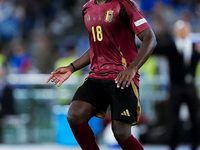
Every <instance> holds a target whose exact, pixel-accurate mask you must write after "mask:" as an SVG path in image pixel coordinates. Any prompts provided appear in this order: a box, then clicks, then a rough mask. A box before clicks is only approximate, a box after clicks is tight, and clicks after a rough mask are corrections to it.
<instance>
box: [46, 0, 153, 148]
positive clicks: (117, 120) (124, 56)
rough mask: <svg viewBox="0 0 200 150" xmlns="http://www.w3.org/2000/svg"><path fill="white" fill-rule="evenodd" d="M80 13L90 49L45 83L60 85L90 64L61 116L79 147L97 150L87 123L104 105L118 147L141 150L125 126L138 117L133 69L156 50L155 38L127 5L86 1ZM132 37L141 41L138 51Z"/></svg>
mask: <svg viewBox="0 0 200 150" xmlns="http://www.w3.org/2000/svg"><path fill="white" fill-rule="evenodd" d="M82 12H83V18H84V22H85V25H86V28H87V30H88V33H89V42H90V48H89V49H88V50H86V52H85V53H84V54H83V55H82V56H81V57H79V58H78V59H77V60H75V61H74V62H72V63H71V64H70V65H68V66H65V67H60V68H58V69H56V70H55V71H53V72H52V74H51V76H50V77H49V78H48V79H47V82H49V81H50V80H51V81H52V82H54V84H55V85H56V84H57V86H61V85H62V83H63V82H64V81H66V80H67V79H68V78H69V77H70V75H71V74H72V73H73V72H75V71H76V70H79V69H81V68H83V67H85V66H87V65H89V64H91V66H90V68H91V71H90V72H89V76H88V78H87V79H86V80H85V82H84V83H83V84H82V85H81V86H80V87H79V88H78V90H77V91H76V93H75V95H74V97H73V100H72V102H71V104H70V108H69V111H68V114H67V119H68V122H69V124H70V127H71V130H72V132H73V134H74V136H75V138H76V140H77V142H78V143H79V145H80V147H81V148H82V149H83V150H99V147H98V145H97V142H96V140H95V136H94V133H93V131H92V130H91V128H90V126H89V125H88V121H89V120H90V118H91V117H93V116H97V117H100V118H103V117H104V116H105V113H106V109H107V108H108V106H110V108H111V119H112V131H113V133H114V136H115V138H116V140H117V142H118V143H119V145H120V146H121V148H122V149H123V150H143V146H142V145H141V143H140V142H139V141H138V140H137V139H136V138H135V137H134V136H133V135H132V134H131V126H132V125H135V124H137V121H138V119H139V117H140V113H141V107H140V101H139V77H140V75H139V72H138V70H139V69H140V67H141V66H142V65H143V64H144V63H145V62H146V60H147V59H148V58H149V56H150V55H151V53H152V51H153V50H154V48H155V46H156V38H155V35H154V33H153V31H152V29H151V27H150V25H149V24H148V22H147V20H146V19H145V18H144V16H143V15H142V13H141V11H140V9H139V7H138V6H137V4H136V3H135V2H134V1H133V0H90V1H89V2H87V3H86V4H85V5H84V6H83V9H82ZM136 35H137V36H138V38H139V39H140V40H141V41H142V44H141V46H140V48H139V49H138V50H137V48H136V44H135V38H136Z"/></svg>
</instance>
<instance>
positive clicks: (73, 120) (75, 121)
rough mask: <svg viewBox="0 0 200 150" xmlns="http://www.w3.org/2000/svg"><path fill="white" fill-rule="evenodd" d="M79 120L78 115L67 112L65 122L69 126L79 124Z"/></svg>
mask: <svg viewBox="0 0 200 150" xmlns="http://www.w3.org/2000/svg"><path fill="white" fill-rule="evenodd" d="M79 118H80V117H79V115H78V113H73V112H69V113H68V114H67V121H68V123H69V124H71V125H74V124H79V123H81V122H80V119H79Z"/></svg>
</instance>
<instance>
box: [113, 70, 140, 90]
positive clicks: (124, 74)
mask: <svg viewBox="0 0 200 150" xmlns="http://www.w3.org/2000/svg"><path fill="white" fill-rule="evenodd" d="M136 72H137V71H136V70H134V69H131V68H126V69H125V70H123V71H121V72H120V73H119V74H118V76H117V78H116V79H115V83H116V84H117V88H120V87H121V89H124V88H125V87H129V85H130V83H131V81H132V80H133V78H134V76H135V74H136Z"/></svg>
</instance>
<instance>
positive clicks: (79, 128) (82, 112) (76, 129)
mask: <svg viewBox="0 0 200 150" xmlns="http://www.w3.org/2000/svg"><path fill="white" fill-rule="evenodd" d="M95 110H96V109H95V107H93V106H92V105H91V104H89V103H87V102H84V101H77V100H76V101H73V102H72V103H71V105H70V108H69V111H68V115H67V120H68V122H69V124H70V127H71V130H72V132H73V134H74V137H75V138H76V140H77V142H78V143H79V145H80V147H81V148H82V149H83V150H90V149H91V150H99V147H98V145H97V142H96V139H95V135H94V133H93V131H92V129H91V127H90V126H89V124H88V121H89V120H90V118H91V117H92V116H93V114H94V112H95Z"/></svg>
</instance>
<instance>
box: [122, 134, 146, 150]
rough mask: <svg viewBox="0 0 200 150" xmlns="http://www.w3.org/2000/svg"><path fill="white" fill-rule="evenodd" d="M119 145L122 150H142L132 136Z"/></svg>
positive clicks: (140, 145)
mask: <svg viewBox="0 0 200 150" xmlns="http://www.w3.org/2000/svg"><path fill="white" fill-rule="evenodd" d="M119 145H120V146H121V148H122V149H123V150H144V148H143V146H142V144H141V143H140V142H139V141H138V140H137V139H136V138H135V137H134V136H133V135H131V136H130V137H129V138H127V139H126V140H124V141H122V142H120V143H119Z"/></svg>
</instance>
